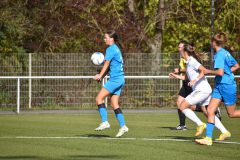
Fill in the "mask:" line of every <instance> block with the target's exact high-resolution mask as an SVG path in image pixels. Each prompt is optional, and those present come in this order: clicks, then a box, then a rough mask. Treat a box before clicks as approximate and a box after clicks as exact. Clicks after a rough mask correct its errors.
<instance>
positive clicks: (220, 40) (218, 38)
mask: <svg viewBox="0 0 240 160" xmlns="http://www.w3.org/2000/svg"><path fill="white" fill-rule="evenodd" d="M213 41H214V42H215V43H216V44H217V46H221V47H223V46H224V45H225V43H226V42H227V36H226V34H225V33H223V32H220V33H218V34H216V35H215V36H214V37H213V38H212V42H213Z"/></svg>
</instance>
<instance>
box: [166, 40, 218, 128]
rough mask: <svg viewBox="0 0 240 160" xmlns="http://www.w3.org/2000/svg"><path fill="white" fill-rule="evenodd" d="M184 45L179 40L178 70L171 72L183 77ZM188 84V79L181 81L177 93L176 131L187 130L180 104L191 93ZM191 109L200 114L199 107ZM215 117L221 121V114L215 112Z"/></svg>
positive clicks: (184, 63)
mask: <svg viewBox="0 0 240 160" xmlns="http://www.w3.org/2000/svg"><path fill="white" fill-rule="evenodd" d="M185 44H188V42H186V41H184V40H181V41H180V42H179V43H178V51H179V54H180V62H179V68H175V69H174V72H172V73H174V74H181V75H185V73H186V60H185V59H184V58H183V52H184V45H185ZM170 74H171V73H170ZM188 83H189V80H188V79H185V80H182V86H181V89H180V90H179V93H178V98H177V110H178V117H179V125H178V126H177V127H176V130H187V127H186V123H185V119H186V116H185V115H184V113H182V111H181V110H180V104H181V103H182V102H183V100H184V99H185V98H186V97H187V96H188V95H189V94H191V93H192V87H190V86H189V85H188ZM191 109H192V110H193V111H196V112H202V109H201V106H198V105H193V106H191ZM216 115H217V116H218V117H219V119H220V120H221V114H220V111H219V110H217V111H216Z"/></svg>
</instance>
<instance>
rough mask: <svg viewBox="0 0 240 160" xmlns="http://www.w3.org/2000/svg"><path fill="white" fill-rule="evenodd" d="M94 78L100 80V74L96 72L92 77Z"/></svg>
mask: <svg viewBox="0 0 240 160" xmlns="http://www.w3.org/2000/svg"><path fill="white" fill-rule="evenodd" d="M93 79H94V80H96V81H98V82H100V81H101V76H100V74H96V75H95V76H94V77H93Z"/></svg>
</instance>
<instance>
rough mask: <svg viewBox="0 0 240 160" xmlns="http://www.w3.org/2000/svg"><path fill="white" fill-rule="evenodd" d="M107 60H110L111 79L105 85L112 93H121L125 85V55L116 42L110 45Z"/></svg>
mask: <svg viewBox="0 0 240 160" xmlns="http://www.w3.org/2000/svg"><path fill="white" fill-rule="evenodd" d="M105 60H106V61H110V79H109V80H108V81H107V83H106V84H105V85H104V88H105V89H107V90H108V91H109V92H110V93H111V94H115V95H119V96H120V94H121V91H122V88H123V87H124V85H125V80H124V71H123V57H122V53H121V51H120V49H119V48H118V46H117V45H116V44H113V45H111V46H109V47H108V48H107V50H106V57H105Z"/></svg>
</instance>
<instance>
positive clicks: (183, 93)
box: [178, 80, 192, 98]
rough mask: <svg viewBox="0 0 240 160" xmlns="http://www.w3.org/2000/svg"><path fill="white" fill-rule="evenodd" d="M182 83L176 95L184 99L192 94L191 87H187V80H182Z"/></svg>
mask: <svg viewBox="0 0 240 160" xmlns="http://www.w3.org/2000/svg"><path fill="white" fill-rule="evenodd" d="M182 82H183V84H182V87H181V89H180V91H179V93H178V95H179V96H181V97H183V98H186V97H187V96H188V95H189V94H191V93H192V87H190V86H188V83H189V80H183V81H182Z"/></svg>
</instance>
